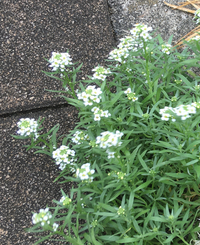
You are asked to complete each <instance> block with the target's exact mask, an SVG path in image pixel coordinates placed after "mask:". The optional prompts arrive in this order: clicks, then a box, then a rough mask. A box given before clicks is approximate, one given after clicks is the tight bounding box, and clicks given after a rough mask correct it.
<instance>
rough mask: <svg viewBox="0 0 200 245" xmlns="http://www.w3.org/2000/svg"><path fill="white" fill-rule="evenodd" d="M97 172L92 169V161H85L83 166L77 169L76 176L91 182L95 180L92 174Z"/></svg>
mask: <svg viewBox="0 0 200 245" xmlns="http://www.w3.org/2000/svg"><path fill="white" fill-rule="evenodd" d="M94 173H95V170H94V169H90V163H85V164H83V165H82V166H81V168H78V169H77V170H76V176H77V177H78V178H80V179H81V180H86V181H89V182H92V181H93V177H92V176H91V175H92V174H94Z"/></svg>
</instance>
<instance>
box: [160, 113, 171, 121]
mask: <svg viewBox="0 0 200 245" xmlns="http://www.w3.org/2000/svg"><path fill="white" fill-rule="evenodd" d="M170 117H171V115H170V114H167V113H163V114H162V118H161V120H164V121H169V118H170Z"/></svg>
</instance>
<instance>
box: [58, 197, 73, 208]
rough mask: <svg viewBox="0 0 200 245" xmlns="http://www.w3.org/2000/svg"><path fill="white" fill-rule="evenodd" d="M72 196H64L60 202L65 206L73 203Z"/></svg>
mask: <svg viewBox="0 0 200 245" xmlns="http://www.w3.org/2000/svg"><path fill="white" fill-rule="evenodd" d="M71 201H72V200H71V198H69V197H68V196H62V197H61V199H60V202H61V203H62V204H63V205H64V206H65V205H69V204H70V203H71Z"/></svg>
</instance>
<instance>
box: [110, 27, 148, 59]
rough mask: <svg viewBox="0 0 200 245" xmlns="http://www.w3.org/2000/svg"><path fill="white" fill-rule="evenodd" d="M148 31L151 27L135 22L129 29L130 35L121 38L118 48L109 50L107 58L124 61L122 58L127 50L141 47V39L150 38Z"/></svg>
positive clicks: (127, 54)
mask: <svg viewBox="0 0 200 245" xmlns="http://www.w3.org/2000/svg"><path fill="white" fill-rule="evenodd" d="M149 31H152V28H151V27H147V26H146V25H144V24H136V25H135V28H133V29H132V30H130V33H131V34H132V36H126V37H125V38H121V39H120V43H119V44H118V49H114V50H113V51H111V52H110V54H109V57H108V59H112V60H116V61H118V62H120V63H124V62H125V61H124V59H126V58H127V57H128V56H129V51H137V49H138V48H141V47H143V40H144V41H148V40H150V39H151V38H152V37H151V36H150V35H149V33H148V32H149Z"/></svg>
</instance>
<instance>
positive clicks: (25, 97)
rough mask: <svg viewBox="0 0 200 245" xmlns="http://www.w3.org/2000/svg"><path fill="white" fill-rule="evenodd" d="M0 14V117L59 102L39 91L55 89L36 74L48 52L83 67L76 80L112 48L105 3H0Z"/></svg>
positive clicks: (22, 0)
mask: <svg viewBox="0 0 200 245" xmlns="http://www.w3.org/2000/svg"><path fill="white" fill-rule="evenodd" d="M0 16H1V18H0V21H1V35H0V43H1V52H0V60H1V66H0V82H1V96H0V115H1V114H5V113H11V112H16V111H24V110H30V109H33V108H40V107H45V106H51V105H53V104H59V103H63V100H61V99H59V98H55V97H54V96H53V95H52V94H51V93H49V92H47V91H45V89H51V90H55V89H59V88H60V82H58V81H56V82H55V81H52V79H49V78H47V77H46V76H45V75H44V74H43V73H42V72H41V70H44V71H47V70H48V64H47V62H46V61H45V60H44V58H47V59H48V58H50V57H51V52H52V51H57V52H66V51H67V50H69V53H70V55H71V57H72V59H73V62H79V63H80V64H81V63H83V67H82V70H83V71H84V72H83V73H82V74H80V76H79V79H81V78H82V77H87V75H91V69H92V68H94V66H97V65H98V63H102V62H103V61H104V58H106V57H107V54H108V52H109V51H110V50H111V49H112V47H113V46H114V42H113V34H112V28H111V25H110V18H109V13H108V7H107V2H106V0H73V1H71V0H57V1H53V0H12V1H10V0H3V1H0ZM49 71H50V70H49Z"/></svg>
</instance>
